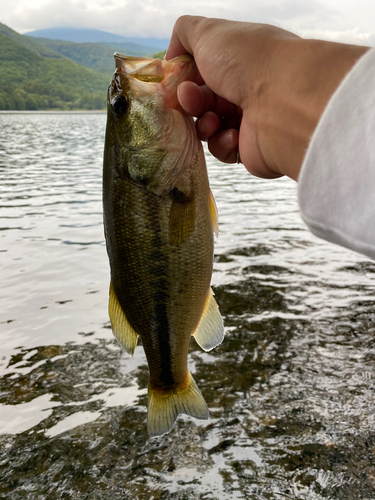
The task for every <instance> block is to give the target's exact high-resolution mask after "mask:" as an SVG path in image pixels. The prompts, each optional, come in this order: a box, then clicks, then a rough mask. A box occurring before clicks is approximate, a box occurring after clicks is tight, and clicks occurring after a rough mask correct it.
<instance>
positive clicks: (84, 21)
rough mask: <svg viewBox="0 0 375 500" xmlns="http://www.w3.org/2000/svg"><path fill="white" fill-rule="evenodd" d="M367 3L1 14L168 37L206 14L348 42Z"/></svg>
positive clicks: (15, 3)
mask: <svg viewBox="0 0 375 500" xmlns="http://www.w3.org/2000/svg"><path fill="white" fill-rule="evenodd" d="M368 1H369V0H347V2H345V5H343V2H342V1H341V0H325V1H323V0H252V1H251V2H249V1H248V0H237V1H236V2H234V1H233V0H179V1H178V2H177V1H176V0H142V1H135V0H63V1H61V0H12V2H2V4H4V5H1V6H0V16H1V19H2V22H5V23H6V24H8V25H9V26H10V27H11V28H14V29H16V30H18V31H20V32H25V31H32V30H35V29H40V28H49V27H60V26H65V27H76V28H97V29H101V30H104V31H110V32H112V33H117V34H119V35H124V36H141V37H142V36H144V37H148V36H155V37H168V36H169V35H170V34H171V31H172V28H173V25H174V23H175V21H176V19H177V18H178V17H179V16H180V15H183V14H195V15H197V14H199V15H202V14H204V15H205V16H207V17H222V18H226V19H232V20H240V21H252V22H265V23H270V24H276V25H278V26H280V27H283V28H285V29H290V30H292V31H301V32H309V33H317V34H318V33H323V34H327V33H334V32H335V31H336V32H345V33H346V35H345V36H348V37H349V39H354V38H355V36H356V35H355V32H354V31H353V34H352V35H351V34H350V33H351V32H350V31H346V30H348V28H352V29H353V28H356V29H357V30H359V31H358V39H359V33H360V32H361V31H362V32H365V31H366V29H367V30H368V28H366V29H364V28H363V27H364V26H365V24H366V22H368V18H369V17H371V15H372V14H373V17H374V16H375V11H374V8H375V3H374V7H370V6H369V5H370V4H368ZM371 2H373V0H371ZM371 5H372V4H371ZM357 6H358V8H357ZM365 7H366V9H365ZM345 9H346V10H345ZM371 9H372V11H371ZM355 15H356V16H357V17H355ZM353 19H355V24H354V21H353ZM361 23H362V25H363V26H362V25H361ZM361 26H362V28H361ZM368 31H370V30H368ZM324 36H326V35H324ZM327 36H328V35H327ZM337 36H339V35H337Z"/></svg>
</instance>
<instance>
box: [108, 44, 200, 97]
mask: <svg viewBox="0 0 375 500" xmlns="http://www.w3.org/2000/svg"><path fill="white" fill-rule="evenodd" d="M114 58H115V62H116V73H120V74H123V75H126V76H127V77H132V78H134V79H136V80H138V81H140V82H145V83H150V84H160V83H163V88H164V90H166V91H167V92H173V91H174V90H177V86H178V85H179V84H180V83H181V82H183V81H185V80H192V79H193V78H194V76H195V75H196V74H197V71H198V70H197V67H196V64H195V61H194V59H193V57H192V56H191V55H189V54H184V55H181V56H178V57H175V58H174V59H171V60H170V61H164V60H161V59H152V58H150V57H136V56H126V55H123V54H120V53H119V52H115V54H114Z"/></svg>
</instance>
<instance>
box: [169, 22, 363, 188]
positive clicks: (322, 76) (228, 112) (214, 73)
mask: <svg viewBox="0 0 375 500" xmlns="http://www.w3.org/2000/svg"><path fill="white" fill-rule="evenodd" d="M366 50H367V47H359V46H353V45H346V44H337V43H333V42H325V41H320V40H303V39H301V38H299V37H298V36H296V35H294V34H293V33H290V32H288V31H285V30H282V29H280V28H277V27H274V26H269V25H262V24H253V23H240V22H233V21H225V20H221V19H207V18H202V17H190V16H183V17H182V18H180V19H179V20H178V21H177V22H176V24H175V27H174V30H173V34H172V38H171V41H170V45H169V48H168V50H167V54H166V59H172V58H173V57H177V56H178V55H180V54H184V53H187V52H188V53H190V54H192V55H193V56H194V58H195V60H196V63H197V66H198V70H199V73H200V75H199V77H198V79H197V81H196V83H193V82H184V83H183V84H181V85H180V87H179V91H178V97H179V101H180V104H181V106H182V107H183V108H184V109H185V111H186V112H187V113H188V114H191V115H192V116H196V117H198V120H197V132H198V137H199V138H200V139H201V140H207V141H208V146H209V149H210V151H211V153H212V154H213V155H214V156H216V157H217V158H218V159H220V160H221V161H225V162H228V163H233V162H235V161H236V159H237V151H239V154H240V157H241V161H242V163H243V164H244V165H245V167H246V168H247V170H249V172H251V173H252V174H254V175H256V176H259V177H263V178H273V177H279V176H281V175H288V176H289V177H291V178H293V179H295V180H297V178H298V174H299V170H300V167H301V165H302V161H303V158H304V155H305V152H306V149H307V146H308V143H309V140H310V138H311V135H312V133H313V131H314V129H315V127H316V124H317V123H318V121H319V118H320V116H321V114H322V112H323V110H324V108H325V106H326V104H327V102H328V100H329V98H330V97H331V95H332V94H333V92H334V91H335V89H336V88H337V86H338V85H339V83H340V82H341V80H342V78H343V77H344V76H345V74H346V73H347V72H348V71H349V70H350V69H351V67H352V66H353V64H354V63H355V62H356V60H357V59H358V58H359V57H360V56H361V55H362V54H363V53H364V52H365V51H366Z"/></svg>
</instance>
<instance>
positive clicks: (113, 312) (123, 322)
mask: <svg viewBox="0 0 375 500" xmlns="http://www.w3.org/2000/svg"><path fill="white" fill-rule="evenodd" d="M108 312H109V318H110V320H111V326H112V331H113V335H114V336H115V337H116V339H117V340H118V341H119V342H120V344H121V345H122V346H123V347H124V348H125V349H126V352H127V353H128V354H130V356H133V354H134V351H135V348H136V345H137V341H138V334H137V332H136V331H135V330H134V328H133V327H132V326H131V325H130V323H129V321H128V319H127V317H126V316H125V313H124V311H123V310H122V307H121V305H120V303H119V301H118V298H117V295H116V292H115V289H114V287H113V284H112V282H111V285H110V287H109V304H108Z"/></svg>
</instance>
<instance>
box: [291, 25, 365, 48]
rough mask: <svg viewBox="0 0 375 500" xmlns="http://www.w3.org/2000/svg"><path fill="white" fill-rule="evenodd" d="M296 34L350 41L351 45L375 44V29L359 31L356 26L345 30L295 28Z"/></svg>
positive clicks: (304, 36)
mask: <svg viewBox="0 0 375 500" xmlns="http://www.w3.org/2000/svg"><path fill="white" fill-rule="evenodd" d="M296 33H297V35H300V36H302V37H303V38H316V39H318V40H328V41H330V42H339V43H350V44H352V45H364V46H366V47H374V46H375V31H372V32H368V33H361V32H359V30H358V28H355V29H352V30H347V31H331V30H319V29H312V30H308V29H306V30H297V31H296Z"/></svg>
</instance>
